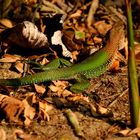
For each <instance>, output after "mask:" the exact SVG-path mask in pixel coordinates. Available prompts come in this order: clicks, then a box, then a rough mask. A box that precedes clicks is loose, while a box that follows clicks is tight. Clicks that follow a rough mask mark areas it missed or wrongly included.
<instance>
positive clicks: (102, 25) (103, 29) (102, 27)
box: [94, 20, 112, 35]
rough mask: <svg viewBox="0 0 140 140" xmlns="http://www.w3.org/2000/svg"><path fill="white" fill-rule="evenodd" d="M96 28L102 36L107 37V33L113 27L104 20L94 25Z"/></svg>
mask: <svg viewBox="0 0 140 140" xmlns="http://www.w3.org/2000/svg"><path fill="white" fill-rule="evenodd" d="M94 27H95V28H96V29H97V30H98V32H99V33H100V34H102V35H106V33H107V32H108V31H109V30H110V29H111V28H112V26H111V25H110V24H107V23H105V21H104V20H102V21H98V22H96V23H95V24H94Z"/></svg>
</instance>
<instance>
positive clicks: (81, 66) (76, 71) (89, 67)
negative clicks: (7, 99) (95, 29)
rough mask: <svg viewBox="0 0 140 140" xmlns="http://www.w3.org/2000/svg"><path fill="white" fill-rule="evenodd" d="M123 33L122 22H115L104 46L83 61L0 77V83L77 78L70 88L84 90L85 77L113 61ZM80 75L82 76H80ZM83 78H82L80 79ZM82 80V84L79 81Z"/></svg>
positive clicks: (96, 74)
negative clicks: (9, 76)
mask: <svg viewBox="0 0 140 140" xmlns="http://www.w3.org/2000/svg"><path fill="white" fill-rule="evenodd" d="M122 34H123V24H122V23H115V24H114V25H113V27H112V29H111V30H110V37H109V40H108V41H107V44H106V46H105V47H103V48H102V49H100V50H99V51H97V52H95V53H94V54H92V55H90V56H89V57H88V58H86V59H85V60H84V61H82V62H81V63H78V64H73V65H72V66H70V67H62V68H54V69H50V70H49V69H48V70H45V71H43V72H40V73H36V74H33V75H28V76H25V77H22V78H15V79H0V85H3V86H23V85H28V84H33V83H40V82H45V81H51V80H70V79H78V80H77V81H78V82H80V84H79V83H78V84H75V85H73V87H72V89H75V88H77V87H78V86H79V88H81V90H85V89H86V88H87V87H88V86H89V83H87V84H86V82H85V81H87V80H86V79H89V78H93V77H97V76H99V75H101V74H102V73H104V72H105V71H107V70H108V68H109V67H110V65H111V64H112V62H113V58H114V55H115V52H116V51H117V50H118V46H119V41H120V39H121V36H122ZM81 77H82V78H81ZM81 79H83V80H81ZM82 82H83V85H81V83H82Z"/></svg>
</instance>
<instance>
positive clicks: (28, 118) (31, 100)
mask: <svg viewBox="0 0 140 140" xmlns="http://www.w3.org/2000/svg"><path fill="white" fill-rule="evenodd" d="M22 102H23V104H24V108H25V109H24V117H25V121H24V124H25V125H27V126H28V125H30V124H31V123H32V120H33V119H34V117H35V114H36V110H37V108H35V107H33V105H34V106H35V104H37V101H36V97H35V96H34V94H32V93H31V94H30V95H28V96H27V98H26V99H24V100H23V101H22Z"/></svg>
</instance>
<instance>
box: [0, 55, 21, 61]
mask: <svg viewBox="0 0 140 140" xmlns="http://www.w3.org/2000/svg"><path fill="white" fill-rule="evenodd" d="M17 60H22V58H21V57H20V56H17V55H11V54H5V55H4V56H3V58H1V59H0V62H10V63H12V62H16V61H17Z"/></svg>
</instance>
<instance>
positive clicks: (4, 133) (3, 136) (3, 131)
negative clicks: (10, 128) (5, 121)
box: [0, 128, 6, 140]
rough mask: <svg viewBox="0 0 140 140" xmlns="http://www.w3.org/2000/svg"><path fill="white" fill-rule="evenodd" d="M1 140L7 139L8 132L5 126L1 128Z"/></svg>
mask: <svg viewBox="0 0 140 140" xmlns="http://www.w3.org/2000/svg"><path fill="white" fill-rule="evenodd" d="M0 140H6V132H5V130H4V129H3V128H0Z"/></svg>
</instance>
